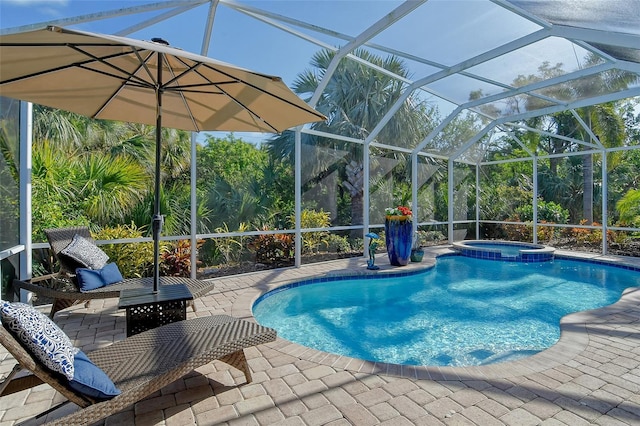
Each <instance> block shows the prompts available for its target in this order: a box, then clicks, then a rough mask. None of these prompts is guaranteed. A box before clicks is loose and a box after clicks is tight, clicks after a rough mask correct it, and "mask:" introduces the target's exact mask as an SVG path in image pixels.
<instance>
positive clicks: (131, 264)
mask: <svg viewBox="0 0 640 426" xmlns="http://www.w3.org/2000/svg"><path fill="white" fill-rule="evenodd" d="M143 236H144V232H143V230H141V229H139V228H137V227H136V226H135V225H134V224H133V223H132V224H131V225H118V226H115V227H105V228H103V229H102V230H101V231H99V232H96V233H95V234H94V235H93V238H95V239H96V240H117V239H125V238H141V237H143ZM161 245H166V244H162V243H161ZM100 248H101V249H102V250H104V252H105V253H107V255H108V256H109V262H114V263H115V264H117V265H118V269H119V270H120V273H122V276H123V277H125V278H136V277H147V276H150V275H152V273H153V242H148V243H123V244H103V245H101V246H100Z"/></svg>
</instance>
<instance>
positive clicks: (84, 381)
mask: <svg viewBox="0 0 640 426" xmlns="http://www.w3.org/2000/svg"><path fill="white" fill-rule="evenodd" d="M73 367H74V373H73V380H69V386H70V387H71V388H72V389H74V390H75V391H76V392H80V393H82V394H84V395H87V396H89V397H91V398H95V399H111V398H113V397H114V396H116V395H120V389H118V388H117V387H116V385H114V384H113V382H112V381H111V379H110V378H109V376H107V374H106V373H105V372H104V371H102V370H101V369H100V367H98V366H97V365H95V364H94V363H93V362H91V360H90V359H89V357H88V356H87V355H86V354H85V353H84V352H82V351H79V352H78V353H77V354H76V355H75V359H74V363H73Z"/></svg>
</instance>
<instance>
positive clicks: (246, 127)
mask: <svg viewBox="0 0 640 426" xmlns="http://www.w3.org/2000/svg"><path fill="white" fill-rule="evenodd" d="M0 95H2V96H7V97H11V98H16V99H21V100H25V101H30V102H33V103H36V104H40V105H46V106H50V107H53V108H58V109H63V110H67V111H71V112H75V113H78V114H82V115H85V116H89V117H92V118H96V119H107V120H117V121H126V122H134V123H142V124H148V125H155V126H156V159H155V160H156V165H155V168H156V170H155V200H154V215H153V220H152V230H153V241H154V291H157V289H158V282H159V238H160V232H161V229H162V216H161V215H160V196H159V194H160V151H161V149H160V147H161V137H162V136H161V135H162V132H161V131H162V127H163V126H165V127H168V128H173V129H182V130H190V131H195V132H198V131H201V130H220V131H252V132H268V133H279V132H281V131H283V130H286V129H288V128H290V127H294V126H297V125H301V124H304V123H308V122H314V121H321V120H324V119H325V117H324V116H323V115H322V114H320V113H319V112H317V111H315V110H314V109H313V108H311V107H310V106H308V105H307V104H306V103H305V102H303V101H302V100H301V99H300V98H299V97H298V96H296V95H295V94H294V93H293V92H292V91H291V90H290V89H289V88H288V87H287V86H286V85H285V84H284V83H283V82H282V80H281V79H280V78H279V77H274V76H270V75H265V74H260V73H257V72H254V71H250V70H247V69H243V68H239V67H236V66H233V65H230V64H227V63H224V62H220V61H216V60H214V59H211V58H207V57H205V56H200V55H196V54H193V53H189V52H185V51H183V50H180V49H176V48H172V47H170V46H168V43H167V42H166V41H164V40H161V39H153V40H152V41H141V40H134V39H130V38H125V37H117V36H111V35H105V34H97V33H90V32H85V31H76V30H69V29H65V28H60V27H54V26H50V27H47V28H44V29H40V30H35V31H29V32H22V33H16V34H9V35H2V36H0Z"/></svg>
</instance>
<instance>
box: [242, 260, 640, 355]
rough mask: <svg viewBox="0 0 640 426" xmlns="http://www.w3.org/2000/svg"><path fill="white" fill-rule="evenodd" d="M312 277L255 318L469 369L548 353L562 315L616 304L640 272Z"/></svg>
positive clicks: (598, 269) (294, 332)
mask: <svg viewBox="0 0 640 426" xmlns="http://www.w3.org/2000/svg"><path fill="white" fill-rule="evenodd" d="M374 277H375V278H369V277H367V278H360V279H354V278H350V279H337V280H326V279H325V280H324V281H319V280H309V281H305V282H301V283H295V284H290V285H287V286H284V287H281V288H279V289H277V290H274V291H272V292H269V293H267V294H265V295H263V296H261V297H260V298H259V299H258V300H257V301H256V303H255V304H254V306H253V314H254V316H255V318H256V320H257V321H258V322H259V323H260V324H263V325H267V326H270V327H273V328H275V329H276V330H277V331H278V334H279V336H280V337H283V338H285V339H287V340H290V341H292V342H295V343H298V344H301V345H304V346H308V347H312V348H315V349H318V350H321V351H325V352H330V353H335V354H339V355H343V356H349V357H353V358H360V359H364V360H369V361H378V362H386V363H392V364H404V365H432V366H445V365H448V366H470V365H482V364H491V363H496V362H501V361H511V360H515V359H518V358H522V357H525V356H529V355H532V354H534V353H536V352H539V351H542V350H544V349H546V348H548V347H550V346H552V345H553V344H554V343H555V342H557V340H558V338H559V336H560V328H559V323H560V318H562V317H563V316H565V315H567V314H569V313H571V312H577V311H583V310H588V309H593V308H597V307H602V306H605V305H608V304H611V303H614V302H615V301H617V300H618V299H619V298H620V296H621V294H622V291H623V290H624V289H625V288H627V287H635V286H640V272H638V271H634V270H629V269H623V268H617V267H613V266H607V265H596V264H592V263H587V262H581V261H574V260H566V259H557V258H556V259H555V260H554V261H551V262H542V263H541V262H536V263H530V264H526V263H515V262H500V261H490V260H482V259H473V258H466V257H463V256H446V257H441V258H438V260H437V263H436V266H435V267H434V268H431V269H429V270H427V271H425V272H421V273H416V274H403V275H402V276H399V277H398V276H396V277H388V276H387V277H382V276H380V275H376V276H374Z"/></svg>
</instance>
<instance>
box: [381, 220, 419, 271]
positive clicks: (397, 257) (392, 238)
mask: <svg viewBox="0 0 640 426" xmlns="http://www.w3.org/2000/svg"><path fill="white" fill-rule="evenodd" d="M412 234H413V224H412V223H411V216H386V217H385V220H384V235H385V242H386V244H387V254H388V255H389V262H390V263H391V264H392V265H393V266H405V265H406V264H408V263H409V258H410V257H411V245H412V243H413V235H412Z"/></svg>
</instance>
